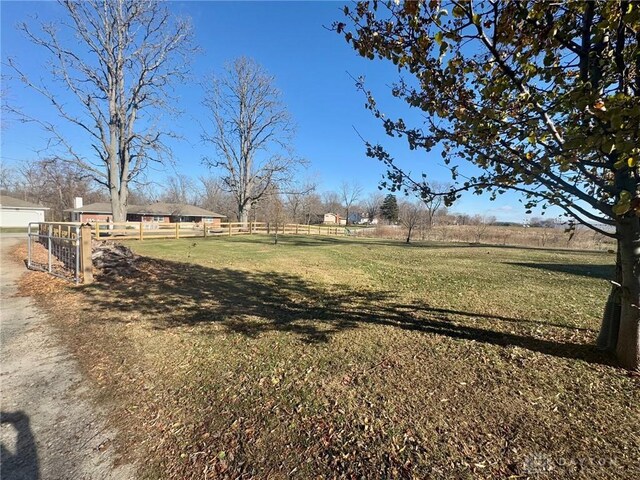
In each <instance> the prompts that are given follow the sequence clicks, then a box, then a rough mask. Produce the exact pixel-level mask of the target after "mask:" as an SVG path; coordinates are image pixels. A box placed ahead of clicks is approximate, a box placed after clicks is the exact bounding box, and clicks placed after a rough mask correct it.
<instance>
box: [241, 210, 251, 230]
mask: <svg viewBox="0 0 640 480" xmlns="http://www.w3.org/2000/svg"><path fill="white" fill-rule="evenodd" d="M250 210H251V208H250V207H249V205H239V206H238V220H239V221H240V223H242V228H247V226H248V225H249V211H250Z"/></svg>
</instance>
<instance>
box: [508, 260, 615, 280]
mask: <svg viewBox="0 0 640 480" xmlns="http://www.w3.org/2000/svg"><path fill="white" fill-rule="evenodd" d="M506 263H507V265H514V266H517V267H527V268H536V269H539V270H548V271H550V272H558V273H569V274H571V275H578V276H581V277H589V278H600V279H602V280H612V279H613V278H614V277H615V266H614V265H590V264H572V265H567V264H562V263H530V262H506Z"/></svg>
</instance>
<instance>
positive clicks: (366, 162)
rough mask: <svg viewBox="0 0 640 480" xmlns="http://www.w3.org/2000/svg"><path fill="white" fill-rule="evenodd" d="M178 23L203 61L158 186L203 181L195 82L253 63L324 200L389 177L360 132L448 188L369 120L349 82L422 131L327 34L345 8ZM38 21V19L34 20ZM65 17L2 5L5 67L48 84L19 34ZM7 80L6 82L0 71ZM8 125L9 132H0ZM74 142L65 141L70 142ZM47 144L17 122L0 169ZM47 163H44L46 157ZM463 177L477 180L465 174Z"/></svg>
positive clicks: (375, 68)
mask: <svg viewBox="0 0 640 480" xmlns="http://www.w3.org/2000/svg"><path fill="white" fill-rule="evenodd" d="M169 5H170V8H171V10H172V11H173V12H175V13H176V15H185V16H189V17H191V18H192V21H193V27H194V34H195V42H196V44H197V45H199V46H200V48H201V50H202V51H201V53H200V54H199V55H197V56H195V57H194V58H193V63H192V70H191V71H192V78H191V80H190V81H188V82H186V83H185V84H183V85H178V86H177V87H176V90H175V97H176V98H177V101H178V102H179V105H180V109H181V110H183V111H184V112H185V113H184V115H183V116H182V117H181V118H179V119H170V122H169V124H170V125H171V128H172V129H174V130H176V131H178V132H179V133H180V134H181V135H182V137H183V138H182V139H181V140H179V141H175V142H173V143H172V144H171V147H172V150H173V154H174V158H175V166H173V167H171V166H168V167H165V168H156V169H155V170H154V171H151V172H149V177H150V178H151V179H153V180H156V181H158V182H161V181H162V179H163V178H164V177H166V176H167V175H171V174H172V173H173V172H174V171H177V172H180V173H185V174H188V175H190V176H194V177H197V176H199V175H207V173H208V172H207V168H206V167H204V166H203V165H202V157H203V156H205V155H207V154H208V153H210V152H209V149H210V147H208V146H207V145H204V144H203V143H202V142H201V141H200V135H201V127H200V124H201V123H205V121H206V110H205V109H204V107H202V105H201V102H202V98H203V95H204V93H203V91H202V89H201V87H200V86H199V84H198V83H199V81H200V80H201V79H202V78H204V77H205V76H206V75H207V74H209V73H212V72H220V70H221V68H222V67H223V65H224V64H225V62H228V61H231V60H233V59H234V58H236V57H238V56H248V57H252V58H253V59H255V60H256V61H257V62H258V63H260V64H261V65H262V66H263V67H264V68H265V69H266V70H267V71H268V72H269V73H271V74H272V75H274V76H275V78H276V85H277V87H278V88H279V89H280V90H281V91H282V94H283V100H284V103H285V104H286V106H287V107H288V109H289V111H290V113H291V114H292V116H293V118H294V119H295V122H296V124H297V126H298V128H297V135H296V139H295V150H296V152H297V154H298V155H300V156H302V157H304V158H306V159H307V160H308V162H309V166H308V168H307V171H306V172H304V173H303V176H307V177H310V178H313V179H315V180H317V181H318V184H319V190H320V191H321V192H322V191H326V190H332V189H334V190H337V189H338V188H339V186H340V184H341V182H343V181H357V182H358V183H359V184H360V185H362V186H363V187H364V189H365V191H367V192H370V191H374V190H377V185H378V183H379V181H380V179H381V178H382V175H383V173H384V167H383V165H382V164H381V163H379V162H377V161H376V160H373V159H370V158H368V157H366V156H365V153H364V152H365V148H364V145H363V144H362V140H361V139H360V138H359V137H358V135H357V133H356V132H355V130H354V128H355V129H357V131H358V132H359V133H360V134H361V135H362V136H363V137H364V138H366V139H368V140H369V141H371V142H372V143H375V142H381V143H382V144H383V145H385V147H387V149H388V150H389V151H390V153H392V154H393V155H394V156H395V157H396V158H397V159H399V160H400V164H401V165H403V166H404V167H405V168H406V169H407V170H410V171H411V172H413V173H421V172H423V171H424V172H426V173H427V175H428V177H429V178H430V179H432V180H435V181H445V182H446V181H449V176H448V172H447V171H446V170H445V169H444V168H442V167H440V166H439V164H440V163H441V160H440V155H439V153H438V151H435V152H433V153H431V154H430V155H433V161H428V158H427V154H426V153H425V152H415V151H414V152H411V151H409V149H408V148H406V147H405V146H404V144H403V143H402V141H401V140H397V139H395V140H394V139H391V138H389V137H387V136H386V135H385V134H384V130H383V129H382V127H381V126H380V125H379V123H378V122H377V121H376V120H375V119H374V118H373V116H372V115H371V114H370V112H368V111H367V110H365V109H364V107H363V106H364V98H363V97H362V96H361V94H359V93H358V92H357V91H356V89H355V87H354V82H353V80H352V78H351V77H350V75H352V76H354V77H358V76H360V75H364V76H365V77H366V81H367V86H368V88H370V89H372V90H373V91H374V93H375V94H376V98H377V100H379V101H381V102H382V105H383V108H384V110H385V111H386V112H387V113H388V114H390V115H402V116H403V118H405V119H409V120H414V121H416V122H418V121H420V116H419V114H418V113H417V112H408V111H407V110H406V109H404V108H403V107H402V105H400V104H398V103H396V102H387V101H386V100H389V94H388V90H389V89H388V87H387V86H388V85H389V84H391V83H392V82H393V81H394V80H395V79H396V78H397V70H396V69H395V68H394V67H393V65H391V64H387V63H382V62H379V61H373V62H372V61H369V60H365V59H362V58H360V57H359V56H357V54H356V53H355V52H354V51H353V49H352V48H351V47H349V46H348V45H347V44H346V42H345V41H344V39H343V38H342V37H341V36H339V35H337V34H335V33H333V32H331V31H329V30H327V29H326V28H325V27H329V26H330V25H331V23H332V22H333V21H334V20H339V19H342V14H341V9H342V7H343V5H344V2H331V1H325V2H205V1H189V2H172V3H170V4H169ZM35 14H37V16H38V19H33V18H32V17H33V16H34V15H35ZM60 15H61V8H60V7H59V6H58V5H57V4H56V3H54V2H46V1H43V2H26V1H21V2H17V1H4V0H3V1H2V2H1V16H2V18H1V27H2V37H1V42H2V59H3V62H4V61H6V59H7V58H8V57H13V58H15V59H16V60H17V62H18V63H19V64H20V65H21V67H22V68H24V70H25V71H26V72H27V73H28V74H29V75H31V76H34V77H35V78H45V79H46V71H45V69H44V68H43V65H44V64H45V62H46V58H47V57H46V55H45V54H44V52H42V51H41V50H40V49H38V48H37V47H35V46H34V45H32V44H31V43H30V42H29V41H28V40H26V39H25V38H24V36H23V35H22V34H21V33H20V32H18V31H17V30H16V29H15V25H16V24H17V23H18V22H21V21H27V22H28V23H31V24H35V23H37V22H39V21H52V20H53V21H55V19H56V18H60ZM3 73H8V72H7V69H6V68H3ZM6 86H7V87H8V89H9V91H8V92H9V93H8V95H9V98H10V99H11V100H12V101H14V102H15V103H17V104H18V105H20V106H21V107H22V108H23V109H24V110H25V111H26V112H29V113H30V114H34V113H36V112H37V114H38V115H44V116H47V117H48V118H51V119H54V118H55V117H54V116H53V112H52V111H51V110H50V109H48V108H47V106H46V105H44V102H43V101H42V99H41V97H38V95H37V94H36V93H35V92H32V91H30V90H28V89H26V88H24V87H23V86H21V85H20V84H19V83H17V82H15V81H11V80H8V81H7V82H6ZM3 123H5V122H3ZM74 134H76V133H75V132H73V131H69V135H74ZM46 141H47V136H46V134H45V133H44V132H42V131H41V130H40V129H39V128H38V127H36V126H35V125H26V124H21V123H18V122H15V121H11V119H10V118H9V122H8V124H7V125H5V126H4V130H3V131H2V162H3V163H4V164H7V165H14V164H18V163H19V162H21V161H24V160H28V159H30V158H34V157H36V156H37V155H38V153H37V152H38V151H39V150H41V149H43V148H44V147H45V146H46ZM44 154H45V153H42V155H44ZM461 172H462V173H467V174H469V173H471V172H472V170H471V169H470V168H462V169H461ZM452 210H453V211H458V212H466V213H471V214H474V213H486V214H490V215H495V216H496V217H498V219H501V220H512V221H520V220H522V219H523V218H524V217H525V214H524V211H525V209H524V207H523V206H522V205H521V204H520V203H519V202H518V197H517V196H515V195H513V194H506V195H503V196H502V197H499V198H498V199H497V200H496V201H494V202H491V201H490V200H489V198H488V196H481V197H478V196H476V195H472V194H467V195H465V196H464V197H463V198H462V199H461V200H460V201H458V202H457V203H456V204H455V205H454V207H453V208H452Z"/></svg>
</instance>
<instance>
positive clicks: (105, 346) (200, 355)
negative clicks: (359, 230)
mask: <svg viewBox="0 0 640 480" xmlns="http://www.w3.org/2000/svg"><path fill="white" fill-rule="evenodd" d="M269 242H270V241H269V240H268V239H267V238H266V237H259V236H254V237H238V238H229V239H227V238H225V239H211V240H206V241H202V240H201V241H198V242H195V243H194V242H193V240H191V241H189V240H184V241H175V240H172V241H153V242H144V243H136V244H134V245H133V247H134V248H135V250H136V251H137V253H140V254H142V255H147V256H148V257H143V258H142V259H141V261H140V264H139V267H140V270H141V271H140V272H139V274H138V275H137V276H136V277H135V278H127V279H122V280H121V281H118V282H114V281H113V280H108V281H105V283H101V282H98V283H96V284H94V285H92V286H85V287H71V286H64V287H61V288H60V287H59V288H58V289H57V291H56V292H55V293H52V292H50V291H45V292H44V293H42V294H41V295H39V299H40V301H41V302H42V304H43V305H44V306H45V307H46V308H48V309H50V311H52V313H53V314H54V318H55V322H56V324H57V325H58V326H59V328H60V331H61V334H62V338H64V339H65V340H66V341H67V342H68V343H69V345H70V346H71V348H72V349H73V350H74V352H75V354H76V355H77V356H78V358H80V359H81V361H82V364H83V365H84V368H85V369H86V372H87V374H88V376H89V377H90V378H91V380H92V381H93V382H95V385H96V386H97V387H98V389H97V390H98V391H99V392H100V394H101V400H102V401H103V402H104V403H106V404H108V405H110V407H111V409H112V411H113V413H114V421H115V422H116V423H117V424H118V425H119V427H120V430H121V432H122V436H121V437H122V438H121V439H120V444H121V445H122V451H123V453H124V452H127V453H126V454H127V455H128V456H131V457H133V458H138V459H144V461H143V462H142V464H143V465H144V472H143V473H144V475H145V476H146V477H148V478H160V477H162V478H176V479H177V478H180V479H182V478H249V477H254V478H303V479H306V478H326V477H329V478H396V477H398V478H400V477H401V478H498V477H500V478H503V477H513V478H527V477H535V478H585V479H586V478H589V479H592V478H639V477H640V461H639V460H638V451H639V450H640V411H639V409H638V408H637V406H638V404H639V403H640V391H639V388H638V386H639V381H638V378H637V377H636V376H633V375H631V374H629V373H627V372H625V371H623V370H620V369H617V368H615V367H613V366H611V365H610V360H609V359H608V358H605V357H603V356H601V355H599V354H598V353H597V352H596V351H595V350H594V349H593V348H592V347H591V345H592V343H593V341H594V338H595V335H596V332H597V327H598V316H599V313H600V309H601V307H602V305H603V302H604V299H605V298H606V293H607V284H606V282H605V280H604V278H606V277H607V276H608V275H609V274H610V272H611V263H612V262H613V256H612V255H608V254H606V253H601V254H599V253H581V252H571V251H554V250H544V251H543V250H531V249H529V250H525V249H514V248H486V247H463V246H451V245H437V244H436V245H434V244H423V245H417V246H403V245H401V244H397V243H393V242H380V241H378V242H376V241H364V240H361V241H350V240H344V239H336V238H303V237H295V238H294V237H281V238H280V244H279V245H277V246H274V245H271V244H270V243H269ZM149 257H153V258H149ZM32 275H34V274H31V273H30V274H29V276H32ZM36 283H37V282H36ZM32 287H33V285H32ZM35 293H39V292H38V291H37V290H36V291H35Z"/></svg>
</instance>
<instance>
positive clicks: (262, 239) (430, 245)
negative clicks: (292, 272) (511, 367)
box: [210, 233, 611, 255]
mask: <svg viewBox="0 0 640 480" xmlns="http://www.w3.org/2000/svg"><path fill="white" fill-rule="evenodd" d="M223 238H225V239H226V238H229V237H227V236H223ZM210 239H211V240H214V239H215V237H210ZM273 240H274V235H273V233H272V234H270V235H266V234H259V235H242V236H234V237H232V241H233V242H237V243H247V244H264V245H270V244H273V243H274V242H273ZM345 242H350V243H352V244H354V243H355V244H358V243H359V244H361V245H362V246H370V245H371V246H373V245H375V246H379V245H384V246H391V247H405V248H418V249H421V248H422V249H462V248H471V249H479V250H482V249H486V248H490V249H497V250H528V251H539V252H547V253H565V254H582V255H593V254H602V255H611V254H610V253H609V252H607V251H605V250H585V249H582V250H581V249H570V248H552V247H531V246H524V245H499V244H491V243H470V242H439V241H429V240H424V241H421V240H413V241H412V242H411V243H407V242H406V241H405V239H398V240H390V239H383V238H374V237H358V236H346V237H345V236H335V235H332V236H330V235H326V236H325V235H315V234H312V235H307V234H304V233H302V234H299V235H294V234H287V235H282V234H279V235H278V243H279V244H281V245H291V246H298V247H305V246H306V247H320V246H327V245H340V244H344V243H345Z"/></svg>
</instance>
